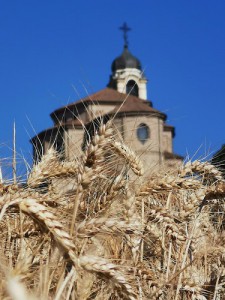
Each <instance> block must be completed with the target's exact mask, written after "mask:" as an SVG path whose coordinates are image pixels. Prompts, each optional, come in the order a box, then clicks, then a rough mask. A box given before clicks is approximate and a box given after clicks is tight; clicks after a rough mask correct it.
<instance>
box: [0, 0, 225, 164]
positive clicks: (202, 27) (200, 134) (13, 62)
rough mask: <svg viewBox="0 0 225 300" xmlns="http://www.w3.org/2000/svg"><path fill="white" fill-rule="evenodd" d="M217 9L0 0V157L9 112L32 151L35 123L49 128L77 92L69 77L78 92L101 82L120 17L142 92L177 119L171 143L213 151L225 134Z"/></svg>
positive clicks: (8, 134) (224, 10)
mask: <svg viewBox="0 0 225 300" xmlns="http://www.w3.org/2000/svg"><path fill="white" fill-rule="evenodd" d="M224 15H225V1H224V0H216V1H215V0H214V1H209V0H188V1H187V0H145V1H144V0H142V1H132V0H123V1H116V0H113V1H112V0H89V1H88V0H86V1H80V0H76V1H75V0H73V1H72V0H67V1H63V0H61V1H58V0H54V1H53V0H45V1H43V0H38V1H34V0H21V1H18V0H14V1H12V0H1V1H0V101H1V123H0V127H1V129H0V145H1V147H0V157H4V156H5V155H9V156H10V155H12V153H11V152H10V151H9V150H6V148H7V147H6V146H5V145H7V146H8V147H11V145H12V127H13V120H14V119H15V120H16V127H17V150H18V152H19V153H21V152H23V155H24V156H25V157H26V158H28V159H30V158H29V157H31V146H30V144H29V138H30V136H33V135H34V134H35V132H34V131H33V129H32V126H33V127H34V129H35V130H36V132H40V131H41V130H43V129H45V128H48V127H51V126H52V122H51V119H50V117H49V114H50V113H51V112H52V111H53V110H54V109H56V108H58V107H61V106H62V105H66V104H67V103H68V102H71V101H75V100H76V99H78V98H79V96H78V95H77V92H75V90H74V89H73V87H72V86H75V87H76V89H77V91H78V94H79V95H85V94H86V91H85V89H87V91H88V92H89V93H92V92H95V91H97V90H100V89H102V88H104V87H105V86H106V84H107V83H108V78H109V75H110V67H111V62H112V60H113V59H114V58H115V57H116V56H118V55H120V53H121V52H122V48H123V40H122V33H121V32H120V31H119V30H118V27H119V26H120V25H121V24H122V23H123V22H124V21H126V22H127V23H128V25H129V26H130V27H131V28H132V31H131V32H130V33H129V44H130V46H129V48H130V51H131V52H132V53H133V54H134V55H135V56H137V57H138V58H139V59H140V60H141V62H142V66H143V67H144V68H145V74H146V76H147V78H148V79H149V82H148V98H149V99H150V100H152V101H153V105H154V107H155V108H157V109H160V110H162V111H164V112H166V113H167V114H168V123H170V124H172V125H174V126H175V127H176V137H175V140H174V151H175V152H176V153H179V154H182V155H185V154H186V152H188V153H189V154H190V155H193V154H194V153H195V151H196V150H197V149H198V148H199V147H200V146H201V145H202V149H201V150H200V152H199V154H197V157H200V156H201V155H202V154H203V153H204V152H206V153H208V152H210V151H213V150H217V149H218V148H220V146H221V144H223V143H225V133H224V127H225V126H224V125H225V118H224V112H225V17H224ZM84 87H85V89H84ZM27 117H28V118H29V120H30V121H31V123H32V126H31V125H30V124H29V122H28V120H27ZM29 135H30V136H29Z"/></svg>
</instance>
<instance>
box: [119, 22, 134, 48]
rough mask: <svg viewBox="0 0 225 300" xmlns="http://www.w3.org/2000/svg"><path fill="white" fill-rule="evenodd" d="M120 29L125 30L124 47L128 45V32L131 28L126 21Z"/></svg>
mask: <svg viewBox="0 0 225 300" xmlns="http://www.w3.org/2000/svg"><path fill="white" fill-rule="evenodd" d="M119 29H120V30H122V31H123V39H124V47H128V39H127V32H128V31H130V30H131V28H129V27H128V26H127V23H126V22H124V23H123V26H121V27H119Z"/></svg>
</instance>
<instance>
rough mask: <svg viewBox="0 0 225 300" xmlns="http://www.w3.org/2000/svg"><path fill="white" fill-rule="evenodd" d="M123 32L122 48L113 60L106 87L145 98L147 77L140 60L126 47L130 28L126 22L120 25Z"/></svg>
mask: <svg viewBox="0 0 225 300" xmlns="http://www.w3.org/2000/svg"><path fill="white" fill-rule="evenodd" d="M120 29H121V30H123V32H124V36H123V37H124V49H123V52H122V54H121V55H120V56H118V57H117V58H116V59H114V60H113V62H112V66H111V70H112V74H111V75H110V80H109V83H108V87H110V88H113V89H115V90H117V91H118V92H120V93H126V94H130V95H134V96H136V97H139V98H141V99H144V100H146V99H147V87H146V84H147V79H146V78H145V76H144V73H143V70H142V67H141V62H140V60H139V59H138V58H136V57H135V56H134V55H133V54H132V53H131V52H130V51H129V49H128V40H127V32H128V31H129V30H130V28H129V27H128V26H127V24H126V23H124V24H123V26H122V27H120Z"/></svg>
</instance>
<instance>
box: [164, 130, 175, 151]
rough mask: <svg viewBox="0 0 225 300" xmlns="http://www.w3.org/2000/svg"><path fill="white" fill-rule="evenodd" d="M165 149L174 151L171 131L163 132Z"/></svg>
mask: <svg viewBox="0 0 225 300" xmlns="http://www.w3.org/2000/svg"><path fill="white" fill-rule="evenodd" d="M163 151H166V152H170V153H172V152H173V137H172V132H171V131H164V132H163Z"/></svg>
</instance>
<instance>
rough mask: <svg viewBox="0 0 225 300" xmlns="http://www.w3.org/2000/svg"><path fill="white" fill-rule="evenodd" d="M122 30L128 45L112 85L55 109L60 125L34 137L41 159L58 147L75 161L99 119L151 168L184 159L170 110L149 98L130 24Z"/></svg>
mask: <svg viewBox="0 0 225 300" xmlns="http://www.w3.org/2000/svg"><path fill="white" fill-rule="evenodd" d="M121 29H122V30H123V31H124V48H123V51H122V54H121V55H120V56H118V57H117V58H116V59H114V60H113V62H112V66H111V75H110V79H109V83H108V85H107V87H106V88H104V89H102V90H100V91H98V92H96V93H94V94H92V95H89V96H87V97H85V98H83V99H79V100H78V101H76V102H73V103H70V104H68V105H67V106H64V107H60V108H58V109H56V110H55V111H53V112H52V113H51V115H50V116H51V118H52V121H53V123H54V125H53V126H52V127H51V128H49V129H46V130H44V131H42V132H40V133H39V134H38V135H36V136H35V137H33V139H32V144H33V152H34V160H35V161H37V160H39V159H40V158H41V156H42V155H43V154H44V153H45V152H46V151H47V149H49V147H52V146H53V147H55V149H56V150H57V151H59V152H61V153H63V156H64V159H66V160H71V159H73V157H74V156H76V155H79V154H80V153H81V151H82V150H84V149H85V145H86V144H87V142H88V139H89V138H90V136H91V134H93V131H95V130H96V128H97V126H98V124H99V122H100V121H99V120H103V122H107V121H108V120H109V119H112V120H113V124H114V127H115V128H116V129H117V132H118V133H119V135H120V137H121V138H122V139H123V141H124V142H125V144H126V145H128V146H130V147H131V148H132V149H133V150H134V151H135V153H136V154H137V155H138V156H140V158H141V160H142V161H143V162H144V166H145V167H146V169H147V168H148V169H149V168H154V167H156V166H159V165H166V166H173V165H174V163H175V162H181V161H182V157H181V156H179V155H176V154H175V153H174V152H173V138H174V136H175V129H174V127H173V126H171V125H169V124H167V123H166V119H167V116H166V114H165V113H163V112H161V111H159V110H157V109H155V108H153V106H152V103H151V101H149V100H148V96H147V78H146V77H145V75H144V72H143V69H142V66H141V62H140V60H139V59H137V58H136V57H135V56H133V55H132V54H131V52H130V50H129V48H128V43H127V31H128V30H129V28H128V27H127V25H126V23H124V25H123V27H121Z"/></svg>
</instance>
